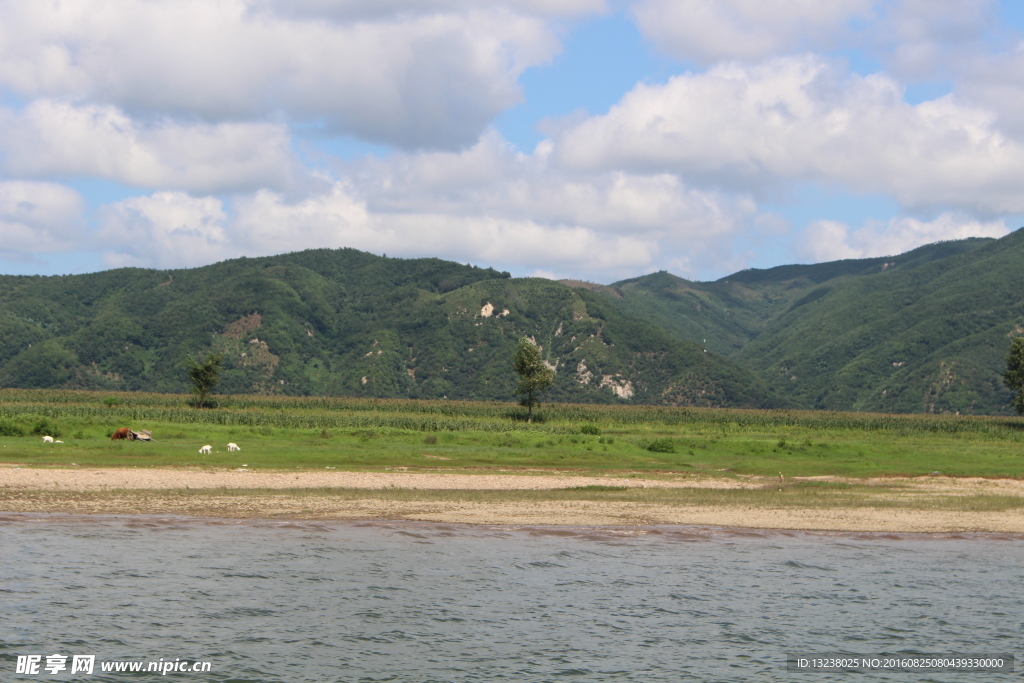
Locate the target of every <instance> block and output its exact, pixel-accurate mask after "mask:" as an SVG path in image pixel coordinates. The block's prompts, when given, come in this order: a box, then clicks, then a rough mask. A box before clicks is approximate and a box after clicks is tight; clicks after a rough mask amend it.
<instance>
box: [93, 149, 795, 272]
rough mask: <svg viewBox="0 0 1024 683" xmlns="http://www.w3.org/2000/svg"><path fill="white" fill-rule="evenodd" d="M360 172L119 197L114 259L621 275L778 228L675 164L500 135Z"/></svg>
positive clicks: (691, 258)
mask: <svg viewBox="0 0 1024 683" xmlns="http://www.w3.org/2000/svg"><path fill="white" fill-rule="evenodd" d="M349 171H350V173H348V174H346V175H347V179H346V180H343V181H327V180H323V179H322V180H321V181H320V182H319V184H317V185H316V186H315V187H312V188H311V189H309V190H308V191H307V193H306V194H304V195H302V196H298V195H295V194H289V193H281V192H276V191H271V190H259V191H257V192H251V193H240V194H237V195H234V196H233V198H232V199H231V201H230V203H229V204H224V203H222V202H221V201H220V200H218V199H215V198H205V199H194V198H191V197H189V196H188V195H185V194H182V193H157V194H154V195H153V196H152V197H140V198H136V199H131V200H127V201H124V202H119V203H116V204H114V205H112V206H111V207H110V208H109V209H108V210H107V211H106V212H105V213H104V216H103V220H104V224H105V227H104V229H103V230H102V231H101V233H102V238H103V239H104V240H105V241H106V242H107V243H110V244H116V245H119V246H118V247H116V248H115V249H114V250H113V251H114V252H117V253H120V254H121V255H120V256H117V255H115V254H113V253H112V254H111V255H109V256H108V263H110V264H115V263H117V264H122V263H133V264H136V265H142V264H149V265H160V266H168V265H190V264H196V263H208V262H211V261H214V260H217V259H218V258H226V257H229V256H237V255H241V254H246V255H250V256H257V255H263V254H274V253H281V252H286V251H295V250H300V249H307V248H313V247H332V248H337V247H343V246H344V247H353V248H356V249H362V250H367V251H371V252H376V253H387V254H389V255H393V256H406V257H418V256H424V255H429V256H437V257H440V258H446V259H452V260H456V261H460V262H467V261H470V262H475V263H485V264H487V265H493V266H496V267H501V268H505V269H509V270H514V271H516V272H519V273H528V272H534V271H535V270H537V269H538V268H539V269H543V270H546V271H548V272H569V273H576V274H578V275H579V276H583V277H590V278H593V279H602V280H604V281H610V280H612V279H617V278H621V277H628V276H634V275H638V274H641V273H644V272H649V271H650V270H655V269H658V268H673V270H675V271H676V272H682V273H685V274H688V275H690V276H695V275H698V274H700V273H703V272H711V273H716V272H720V270H721V269H722V268H724V267H726V266H732V265H737V264H736V257H735V255H734V254H733V253H732V249H731V244H732V241H733V240H734V239H737V238H738V237H740V236H743V235H745V234H746V233H747V232H748V231H754V232H756V231H758V230H759V229H761V228H760V227H759V226H761V225H762V223H763V224H764V226H767V228H766V230H768V232H771V231H773V230H775V231H777V230H776V227H777V226H774V225H773V223H772V221H770V220H767V221H764V220H762V217H760V216H759V215H758V212H757V206H756V204H754V202H753V201H752V200H750V199H749V198H745V197H739V198H737V197H730V196H727V195H723V194H721V193H718V192H712V191H706V190H696V189H694V188H691V187H688V186H686V185H685V184H684V183H682V182H681V181H680V180H679V179H678V178H677V177H675V176H672V175H670V174H664V173H662V174H650V175H644V174H628V173H622V172H600V173H572V172H565V171H563V170H560V169H557V168H552V167H551V166H550V165H549V163H548V158H547V156H546V155H545V154H544V153H543V151H542V152H540V153H538V154H534V155H524V154H520V153H518V152H516V151H515V150H514V149H512V148H511V147H510V146H509V145H508V144H507V143H505V142H504V141H503V140H502V139H501V138H500V137H497V136H496V135H489V136H487V137H485V138H484V139H483V140H482V141H481V142H480V143H478V144H477V145H475V146H474V147H472V148H470V149H467V150H465V151H464V152H461V153H446V152H434V153H417V154H397V155H395V156H394V157H393V158H389V159H385V160H379V159H377V160H370V161H367V162H363V163H361V164H358V165H356V166H354V167H351V168H349ZM125 244H129V245H132V246H131V248H127V249H126V248H123V247H122V246H120V245H125ZM738 265H739V266H740V267H742V265H743V264H742V263H740V264H738Z"/></svg>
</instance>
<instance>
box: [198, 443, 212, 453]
mask: <svg viewBox="0 0 1024 683" xmlns="http://www.w3.org/2000/svg"><path fill="white" fill-rule="evenodd" d="M212 448H213V446H211V445H209V444H207V445H205V446H203V447H202V448H200V449H199V452H200V453H202V454H203V455H209V454H210V450H211V449H212Z"/></svg>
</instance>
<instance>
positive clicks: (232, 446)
mask: <svg viewBox="0 0 1024 683" xmlns="http://www.w3.org/2000/svg"><path fill="white" fill-rule="evenodd" d="M228 450H229V451H240V450H242V449H241V448H239V447H238V444H237V443H229V444H228Z"/></svg>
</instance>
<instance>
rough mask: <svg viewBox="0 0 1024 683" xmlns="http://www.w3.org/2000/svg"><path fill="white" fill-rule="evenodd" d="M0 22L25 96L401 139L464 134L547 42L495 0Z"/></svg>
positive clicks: (192, 0) (2, 60)
mask: <svg viewBox="0 0 1024 683" xmlns="http://www.w3.org/2000/svg"><path fill="white" fill-rule="evenodd" d="M566 1H567V2H568V0H566ZM309 4H310V3H307V5H309ZM314 4H315V3H314ZM355 4H357V3H349V5H355ZM563 4H564V3H563ZM568 4H569V5H579V6H581V7H582V6H583V5H586V4H588V3H571V2H568ZM0 27H2V28H0V33H2V37H0V86H3V87H7V88H10V89H11V90H13V91H15V92H17V93H18V94H19V95H20V96H22V97H24V98H28V99H33V98H41V97H42V98H47V97H50V98H72V99H80V100H84V101H90V102H97V103H103V104H110V105H114V106H116V107H119V108H121V109H123V110H126V111H130V112H149V113H156V114H159V115H174V116H195V117H200V118H203V119H206V120H209V121H223V120H243V119H252V118H262V117H266V116H276V115H283V116H286V117H288V118H289V119H292V120H298V121H304V122H307V123H311V124H316V125H322V126H323V127H324V128H325V129H326V130H328V131H331V132H334V133H343V134H350V135H355V136H358V137H362V138H365V139H368V140H374V141H380V142H384V143H390V144H395V145H399V146H404V147H457V146H461V145H466V144H470V143H472V142H473V141H474V140H475V139H476V138H477V136H478V135H479V134H480V132H481V131H482V130H483V128H484V127H485V126H486V125H487V124H488V122H489V121H490V120H491V119H492V118H493V117H494V116H495V115H496V114H497V113H499V112H501V111H502V110H504V109H506V108H508V107H510V106H512V105H514V104H517V103H518V102H519V100H520V98H521V92H520V89H519V86H518V83H517V79H518V76H519V74H520V73H522V71H523V70H524V69H525V68H527V67H529V66H532V65H536V64H540V63H543V62H545V61H547V60H549V59H550V58H551V57H552V56H553V55H554V54H556V53H557V51H558V50H559V49H560V46H559V43H558V40H557V38H556V36H555V34H554V33H553V32H552V28H551V26H549V24H548V22H546V21H545V20H544V18H543V17H537V16H532V15H529V14H526V13H523V12H518V11H515V10H514V9H509V8H508V7H507V6H505V5H497V4H491V5H483V6H480V7H473V8H469V9H461V10H460V11H458V12H454V11H453V12H444V11H434V12H428V13H415V12H400V11H396V12H395V13H392V14H385V15H381V16H375V17H371V18H368V19H361V20H355V21H348V22H339V21H325V20H324V19H323V17H321V16H316V15H315V14H314V15H312V16H291V17H290V16H282V15H281V14H278V13H275V12H274V11H272V8H268V6H267V4H266V3H262V2H259V1H258V0H173V1H172V0H121V1H120V2H117V3H109V2H105V1H102V0H82V1H81V2H52V3H2V4H0Z"/></svg>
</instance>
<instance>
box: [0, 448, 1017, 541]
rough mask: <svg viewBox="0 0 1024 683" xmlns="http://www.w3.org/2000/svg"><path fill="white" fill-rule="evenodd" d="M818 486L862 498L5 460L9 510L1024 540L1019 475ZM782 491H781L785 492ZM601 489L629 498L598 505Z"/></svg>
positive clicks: (755, 488) (2, 497)
mask: <svg viewBox="0 0 1024 683" xmlns="http://www.w3.org/2000/svg"><path fill="white" fill-rule="evenodd" d="M811 482H829V483H837V484H844V483H849V484H851V485H854V486H857V487H859V488H858V489H857V490H858V491H861V490H863V492H866V493H865V494H864V495H863V496H861V497H858V498H851V497H850V494H848V493H844V492H838V493H834V494H833V493H827V494H826V495H825V496H824V497H822V496H820V495H819V497H818V498H815V499H814V500H816V501H818V502H817V503H813V504H809V503H802V502H798V503H792V502H787V501H786V499H785V495H786V494H783V496H776V495H775V491H776V487H781V486H783V484H780V483H779V482H778V481H777V480H775V479H774V478H771V477H703V476H694V475H680V476H674V477H669V476H663V477H660V478H653V477H640V476H622V474H621V473H618V474H616V475H588V476H582V475H572V474H551V473H533V472H531V473H522V472H515V473H510V472H506V473H499V474H493V473H487V474H464V473H452V472H433V473H424V472H338V471H330V472H323V471H301V472H272V471H263V470H255V471H249V470H241V471H239V470H191V469H145V468H132V469H127V468H124V469H113V468H110V469H99V468H86V467H82V468H76V469H69V468H58V469H37V468H28V467H22V466H18V465H14V464H9V463H4V464H3V465H2V466H0V511H3V512H9V513H60V514H67V515H175V516H186V517H200V518H222V519H274V520H285V519H295V520H408V521H420V522H435V523H455V524H474V525H527V526H578V527H596V526H628V527H635V526H652V525H683V526H702V527H705V526H708V527H728V528H748V529H766V530H767V529H771V530H798V531H834V532H866V533H964V532H981V533H1010V534H1021V533H1024V500H1022V501H1021V504H1019V505H1018V504H1017V502H1016V501H1017V499H1018V498H1019V499H1024V481H1020V480H1014V479H982V478H970V479H963V480H958V479H953V478H949V477H914V478H891V477H890V478H884V479H871V480H846V479H839V478H829V477H814V478H806V479H801V478H797V479H794V480H789V482H788V484H786V486H787V487H791V486H799V485H800V484H802V483H803V484H807V483H811ZM581 487H604V488H599V489H596V490H595V491H596V492H595V491H587V490H585V489H584V490H583V491H584V492H585V493H586V494H587V495H584V492H581ZM777 490H778V492H779V493H782V488H778V489H777ZM603 491H614V492H615V493H616V494H619V493H622V495H624V496H632V499H630V500H621V499H620V500H615V499H608V500H601V499H595V498H599V497H600V496H601V495H604V494H603V493H602V492H603ZM789 491H790V489H789V488H787V493H788V492H789ZM858 495H860V494H858ZM700 496H703V498H700ZM772 496H775V497H774V498H772ZM709 497H710V498H709ZM996 498H998V499H1000V500H1002V501H1006V500H1011V502H1012V503H1013V504H1012V505H1010V506H1009V507H1006V508H1005V509H984V508H983V507H982V508H979V509H972V508H971V506H970V505H967V506H966V507H964V502H965V501H975V500H995V499H996ZM708 500H711V501H712V502H711V503H708V502H707V501H708ZM702 501H703V502H702ZM862 502H864V503H865V504H861V503H862ZM957 506H960V507H959V508H958V507H957ZM1004 507H1005V506H1004Z"/></svg>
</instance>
